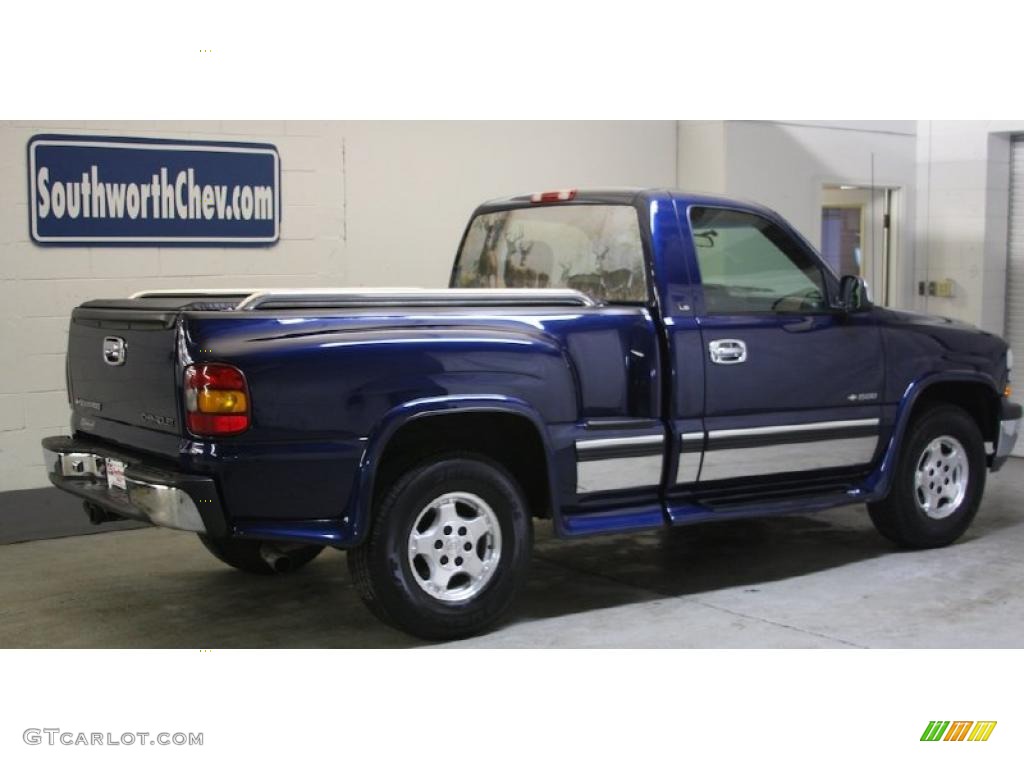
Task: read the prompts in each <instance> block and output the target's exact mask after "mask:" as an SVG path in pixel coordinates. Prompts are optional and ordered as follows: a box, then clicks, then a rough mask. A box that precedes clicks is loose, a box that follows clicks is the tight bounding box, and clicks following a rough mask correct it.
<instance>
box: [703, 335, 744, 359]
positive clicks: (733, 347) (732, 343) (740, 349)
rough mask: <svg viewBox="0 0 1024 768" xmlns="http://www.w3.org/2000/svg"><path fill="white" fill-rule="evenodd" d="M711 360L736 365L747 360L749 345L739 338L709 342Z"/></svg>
mask: <svg viewBox="0 0 1024 768" xmlns="http://www.w3.org/2000/svg"><path fill="white" fill-rule="evenodd" d="M708 351H709V352H710V353H711V362H712V363H718V364H719V365H736V364H737V363H743V362H746V359H747V345H746V342H743V341H740V340H739V339H716V340H715V341H712V342H711V343H710V344H708Z"/></svg>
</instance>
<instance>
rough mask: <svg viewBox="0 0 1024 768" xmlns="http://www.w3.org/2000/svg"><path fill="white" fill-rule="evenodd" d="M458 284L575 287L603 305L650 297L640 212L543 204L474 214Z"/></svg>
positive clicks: (621, 207) (455, 276) (617, 207)
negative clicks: (639, 218)
mask: <svg viewBox="0 0 1024 768" xmlns="http://www.w3.org/2000/svg"><path fill="white" fill-rule="evenodd" d="M451 284H452V287H453V288H572V289H575V290H578V291H580V292H582V293H585V294H587V295H589V296H590V297H591V298H592V299H594V300H596V301H599V302H606V303H624V304H634V303H635V304H639V303H645V302H646V301H647V298H648V286H647V270H646V267H645V262H644V250H643V241H642V239H641V235H640V225H639V220H638V214H637V211H636V209H635V208H633V207H632V206H629V205H592V204H574V205H543V206H534V207H529V208H512V209H509V210H503V211H493V212H489V213H482V214H479V215H477V216H476V217H475V218H474V219H473V221H472V222H471V223H470V226H469V230H468V231H467V233H466V237H465V238H464V240H463V243H462V247H461V248H460V249H459V255H458V258H457V259H456V262H455V268H454V270H453V272H452V283H451Z"/></svg>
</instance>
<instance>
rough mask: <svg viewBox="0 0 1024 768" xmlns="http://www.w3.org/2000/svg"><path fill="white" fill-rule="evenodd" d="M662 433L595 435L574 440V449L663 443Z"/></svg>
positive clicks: (581, 450) (629, 446)
mask: <svg viewBox="0 0 1024 768" xmlns="http://www.w3.org/2000/svg"><path fill="white" fill-rule="evenodd" d="M664 444H665V436H664V435H639V436H633V437H597V438H585V439H583V440H577V441H576V450H577V451H580V452H583V451H587V450H596V449H602V448H635V447H638V446H645V445H650V446H655V445H658V446H660V445H664Z"/></svg>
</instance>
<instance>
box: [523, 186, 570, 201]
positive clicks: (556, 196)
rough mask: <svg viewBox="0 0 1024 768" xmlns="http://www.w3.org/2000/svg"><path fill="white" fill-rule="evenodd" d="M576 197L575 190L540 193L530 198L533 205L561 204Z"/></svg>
mask: <svg viewBox="0 0 1024 768" xmlns="http://www.w3.org/2000/svg"><path fill="white" fill-rule="evenodd" d="M575 197H576V190H575V189H555V190H552V191H550V192H538V193H537V194H535V195H532V196H531V197H530V202H531V203H561V202H565V201H566V200H572V199H573V198H575Z"/></svg>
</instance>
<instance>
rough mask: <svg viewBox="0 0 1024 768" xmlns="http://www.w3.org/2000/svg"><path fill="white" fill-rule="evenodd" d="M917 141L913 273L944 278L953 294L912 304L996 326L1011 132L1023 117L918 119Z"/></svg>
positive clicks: (999, 323) (1001, 298)
mask: <svg viewBox="0 0 1024 768" xmlns="http://www.w3.org/2000/svg"><path fill="white" fill-rule="evenodd" d="M917 131H918V138H919V141H918V146H917V189H918V195H917V221H918V227H917V235H916V240H917V243H916V248H917V253H918V256H919V258H918V263H917V271H916V275H915V278H916V279H917V280H925V281H930V280H935V281H938V280H942V279H945V278H950V279H952V280H953V282H954V285H955V295H954V296H953V297H952V298H941V297H925V298H920V299H919V300H918V306H919V307H920V308H921V309H922V310H923V311H927V312H930V313H933V314H938V315H944V316H947V317H954V318H957V319H959V320H965V321H967V322H969V323H974V324H975V325H978V326H980V327H981V328H984V329H985V330H987V331H992V332H994V333H999V334H1002V333H1003V331H1004V324H1005V308H1006V248H1007V228H1008V220H1009V187H1010V137H1011V136H1012V135H1013V134H1015V133H1018V134H1019V133H1024V120H999V121H966V120H942V121H923V122H920V123H919V124H918V129H917Z"/></svg>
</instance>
